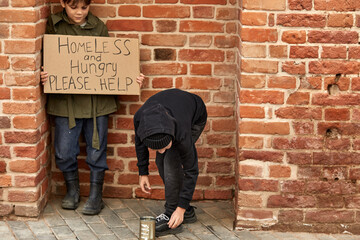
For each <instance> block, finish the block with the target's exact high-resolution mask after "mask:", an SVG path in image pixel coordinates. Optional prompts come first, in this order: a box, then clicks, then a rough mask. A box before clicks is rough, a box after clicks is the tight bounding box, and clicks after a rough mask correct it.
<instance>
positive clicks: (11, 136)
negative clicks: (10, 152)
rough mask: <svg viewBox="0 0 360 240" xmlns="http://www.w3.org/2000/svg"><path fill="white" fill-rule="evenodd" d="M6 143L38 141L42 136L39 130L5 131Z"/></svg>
mask: <svg viewBox="0 0 360 240" xmlns="http://www.w3.org/2000/svg"><path fill="white" fill-rule="evenodd" d="M4 138H5V142H6V143H37V142H38V141H39V140H40V138H41V136H40V132H39V131H34V132H5V133H4Z"/></svg>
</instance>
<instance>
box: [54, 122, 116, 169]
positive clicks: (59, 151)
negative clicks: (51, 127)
mask: <svg viewBox="0 0 360 240" xmlns="http://www.w3.org/2000/svg"><path fill="white" fill-rule="evenodd" d="M108 118H109V117H108V115H105V116H100V117H97V118H96V126H97V130H98V134H99V142H100V149H99V150H97V149H95V148H93V147H92V137H93V130H94V120H93V119H92V118H76V119H75V121H76V126H75V127H73V128H72V129H69V120H68V118H67V117H58V116H55V140H54V145H55V161H56V165H57V166H58V168H59V169H60V170H61V171H62V172H71V171H76V170H77V169H78V161H77V156H78V155H79V153H80V147H79V137H80V134H81V132H83V134H84V137H85V141H86V153H87V157H86V163H87V164H88V165H89V167H90V170H91V171H105V170H107V169H108V166H107V163H106V148H107V135H108Z"/></svg>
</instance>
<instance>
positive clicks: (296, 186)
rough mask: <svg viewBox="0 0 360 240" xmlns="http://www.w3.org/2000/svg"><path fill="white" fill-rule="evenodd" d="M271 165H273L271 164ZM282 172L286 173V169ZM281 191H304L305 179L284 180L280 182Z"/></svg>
mask: <svg viewBox="0 0 360 240" xmlns="http://www.w3.org/2000/svg"><path fill="white" fill-rule="evenodd" d="M271 167H273V166H271ZM284 173H286V170H285V172H284ZM270 174H271V173H270ZM281 192H283V193H304V192H305V181H299V180H286V181H284V182H282V183H281Z"/></svg>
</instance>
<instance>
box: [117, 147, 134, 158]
mask: <svg viewBox="0 0 360 240" xmlns="http://www.w3.org/2000/svg"><path fill="white" fill-rule="evenodd" d="M117 154H118V155H119V156H120V157H124V158H133V157H136V152H135V147H134V146H131V147H118V148H117Z"/></svg>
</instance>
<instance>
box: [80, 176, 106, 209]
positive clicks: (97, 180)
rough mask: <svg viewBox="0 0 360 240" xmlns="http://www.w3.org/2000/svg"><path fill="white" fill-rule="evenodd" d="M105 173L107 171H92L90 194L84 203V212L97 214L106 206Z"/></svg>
mask: <svg viewBox="0 0 360 240" xmlns="http://www.w3.org/2000/svg"><path fill="white" fill-rule="evenodd" d="M104 175H105V171H101V172H90V194H89V198H88V200H87V201H86V203H85V205H84V208H83V211H82V213H83V214H85V215H96V214H98V213H100V211H101V209H103V208H104V206H105V204H104V202H103V200H102V188H103V184H104Z"/></svg>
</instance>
